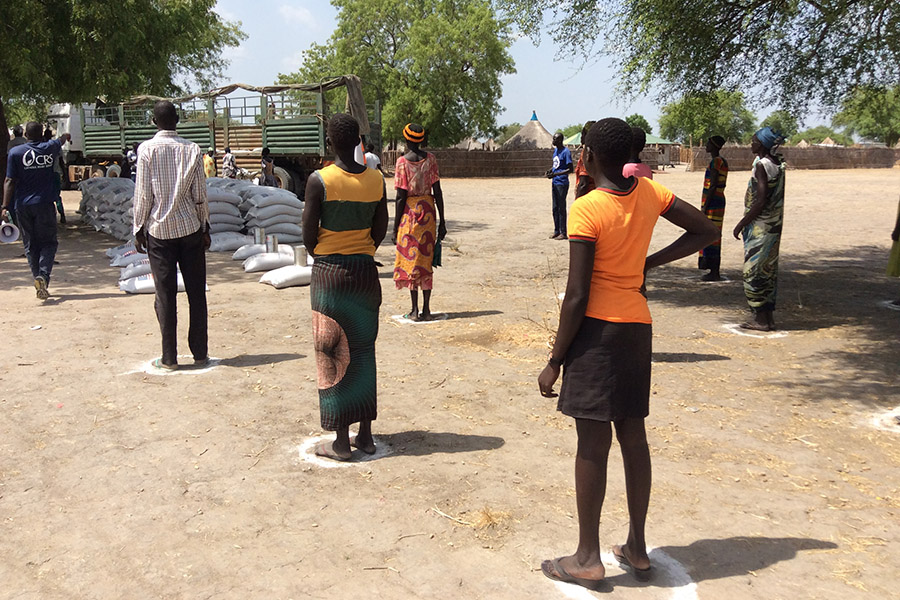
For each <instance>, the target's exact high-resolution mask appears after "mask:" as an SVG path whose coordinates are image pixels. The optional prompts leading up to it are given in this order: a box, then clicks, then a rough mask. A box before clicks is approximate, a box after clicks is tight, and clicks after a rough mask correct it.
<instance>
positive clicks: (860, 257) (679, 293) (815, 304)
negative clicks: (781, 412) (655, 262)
mask: <svg viewBox="0 0 900 600" xmlns="http://www.w3.org/2000/svg"><path fill="white" fill-rule="evenodd" d="M886 264H887V253H886V251H885V249H884V248H881V247H878V246H871V245H865V246H857V247H855V248H852V249H849V250H842V251H839V252H838V251H835V252H834V253H819V254H811V255H792V256H782V258H781V268H780V271H779V282H778V306H777V309H776V311H775V318H776V322H777V323H778V326H779V328H780V329H782V330H785V331H789V332H794V333H796V334H800V335H802V334H804V333H807V332H808V333H818V334H822V335H823V336H824V337H827V338H835V337H840V338H845V339H846V340H847V342H846V343H843V344H842V347H841V349H840V350H822V351H820V352H817V353H814V354H813V355H811V357H813V358H818V359H822V360H825V361H829V362H831V363H833V364H834V365H835V368H833V369H819V370H817V371H815V372H809V371H802V372H801V373H800V376H797V377H795V378H794V379H784V380H781V381H771V383H773V384H777V385H780V386H782V387H784V388H786V389H791V390H793V391H795V392H798V393H799V394H801V395H802V396H804V397H807V398H808V399H811V400H819V399H821V398H831V399H845V400H848V401H854V402H858V403H861V404H867V405H874V406H894V405H896V404H897V403H898V402H900V394H898V391H897V390H898V383H900V375H898V372H897V368H896V365H897V351H896V341H897V339H900V312H897V311H891V310H888V309H886V308H884V307H883V306H881V305H880V302H881V301H883V300H890V299H896V298H897V297H900V282H898V281H897V280H895V279H891V278H889V277H886V276H885V275H884V269H885V266H886ZM701 273H702V272H701V271H698V270H695V269H691V268H687V267H680V266H673V265H667V266H665V267H661V268H660V269H658V270H655V271H651V274H650V276H649V277H648V280H647V281H648V287H649V294H648V295H649V298H650V300H651V302H658V303H661V304H668V305H674V306H681V307H711V308H714V309H721V310H724V311H728V310H733V311H734V316H735V319H734V320H735V321H736V320H737V319H738V318H740V314H741V311H744V310H746V306H747V305H746V300H745V298H744V293H743V287H742V286H743V284H742V282H741V279H740V273H736V272H726V273H725V274H726V275H727V276H728V277H729V278H730V279H732V281H731V282H727V283H718V284H706V283H703V282H701V281H700V280H699V276H700V274H701ZM826 331H827V333H826ZM832 331H833V332H834V333H832ZM654 358H655V357H654ZM773 370H774V368H773Z"/></svg>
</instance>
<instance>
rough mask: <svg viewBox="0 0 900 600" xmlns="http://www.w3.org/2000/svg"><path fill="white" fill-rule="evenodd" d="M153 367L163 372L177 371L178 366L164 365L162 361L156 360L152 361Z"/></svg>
mask: <svg viewBox="0 0 900 600" xmlns="http://www.w3.org/2000/svg"><path fill="white" fill-rule="evenodd" d="M153 366H154V367H156V368H157V369H162V370H163V371H177V370H178V365H177V364H175V365H167V364H166V363H164V362H163V361H162V359H161V358H157V359H156V360H154V361H153Z"/></svg>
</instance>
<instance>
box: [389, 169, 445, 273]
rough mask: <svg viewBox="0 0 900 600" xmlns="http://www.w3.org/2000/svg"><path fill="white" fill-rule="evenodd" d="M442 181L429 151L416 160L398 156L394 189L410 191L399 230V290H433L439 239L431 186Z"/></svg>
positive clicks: (396, 267) (396, 271)
mask: <svg viewBox="0 0 900 600" xmlns="http://www.w3.org/2000/svg"><path fill="white" fill-rule="evenodd" d="M438 181H440V176H439V175H438V165H437V160H435V158H434V155H433V154H431V153H430V152H429V153H426V155H425V159H424V160H420V161H416V162H412V161H409V160H406V157H405V156H401V157H400V158H398V159H397V165H396V167H395V168H394V188H395V189H398V190H406V193H407V196H406V206H405V207H404V209H403V216H402V218H401V219H400V227H399V229H398V230H397V258H396V260H395V262H394V283H395V284H396V286H397V289H398V290H401V289H410V290H418V289H422V290H430V289H431V287H432V278H433V270H432V264H431V263H432V261H433V260H434V242H435V240H436V239H437V212H436V211H435V207H434V196H433V195H432V191H431V186H433V185H434V184H435V183H437V182H438Z"/></svg>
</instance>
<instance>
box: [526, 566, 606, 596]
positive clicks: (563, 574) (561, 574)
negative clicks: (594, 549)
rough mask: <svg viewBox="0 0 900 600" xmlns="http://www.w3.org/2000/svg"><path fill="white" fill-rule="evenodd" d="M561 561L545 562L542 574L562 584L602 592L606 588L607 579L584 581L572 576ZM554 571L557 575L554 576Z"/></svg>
mask: <svg viewBox="0 0 900 600" xmlns="http://www.w3.org/2000/svg"><path fill="white" fill-rule="evenodd" d="M559 560H560V559H558V558H554V559H553V560H545V561H544V562H542V563H541V572H542V573H543V574H544V576H545V577H546V578H547V579H552V580H553V581H560V582H562V583H574V584H575V585H580V586H581V587H583V588H586V589H589V590H593V591H600V590H601V589H602V588H603V587H605V586H606V580H605V579H583V578H581V577H575V576H574V575H570V574H569V572H568V571H566V570H565V569H564V568H563V567H562V565H561V564H559ZM553 571H556V573H555V574H554V573H553Z"/></svg>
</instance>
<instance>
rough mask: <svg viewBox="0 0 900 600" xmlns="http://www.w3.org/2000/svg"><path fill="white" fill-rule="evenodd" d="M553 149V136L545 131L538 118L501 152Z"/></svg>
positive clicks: (513, 137)
mask: <svg viewBox="0 0 900 600" xmlns="http://www.w3.org/2000/svg"><path fill="white" fill-rule="evenodd" d="M552 147H553V134H552V133H550V132H549V131H547V130H546V129H544V126H543V125H541V122H540V121H538V120H537V119H536V118H534V119H532V120H531V121H528V122H527V123H525V125H524V126H523V127H522V129H520V130H519V131H518V133H516V135H514V136H512V137H511V138H509V139H508V140H506V143H504V144H503V145H502V146H501V147H500V149H501V150H539V149H542V148H552Z"/></svg>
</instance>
